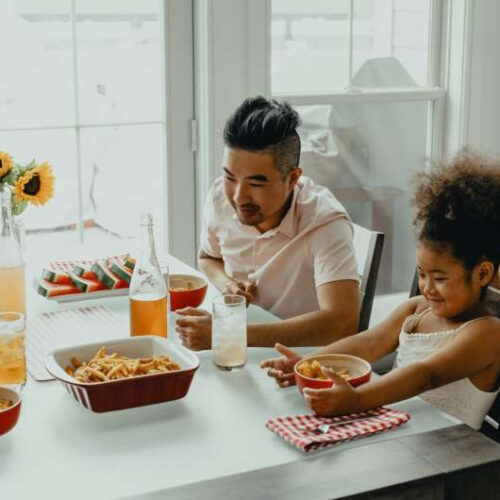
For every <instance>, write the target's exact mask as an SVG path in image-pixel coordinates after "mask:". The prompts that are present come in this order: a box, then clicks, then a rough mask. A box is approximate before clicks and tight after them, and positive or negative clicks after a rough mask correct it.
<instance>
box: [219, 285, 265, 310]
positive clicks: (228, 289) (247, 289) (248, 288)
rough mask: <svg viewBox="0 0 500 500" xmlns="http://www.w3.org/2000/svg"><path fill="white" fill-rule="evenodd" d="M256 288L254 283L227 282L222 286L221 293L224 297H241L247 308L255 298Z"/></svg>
mask: <svg viewBox="0 0 500 500" xmlns="http://www.w3.org/2000/svg"><path fill="white" fill-rule="evenodd" d="M256 289H257V286H256V284H255V282H254V281H235V280H232V279H230V280H228V281H227V282H226V283H225V285H224V290H223V291H222V293H223V294H224V295H241V296H242V297H245V300H246V302H247V307H248V306H249V305H250V303H251V302H252V301H253V299H254V298H255V291H256Z"/></svg>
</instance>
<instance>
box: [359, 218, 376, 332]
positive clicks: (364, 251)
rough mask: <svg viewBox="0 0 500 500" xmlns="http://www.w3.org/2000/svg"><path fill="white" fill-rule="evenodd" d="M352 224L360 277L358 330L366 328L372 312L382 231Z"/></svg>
mask: <svg viewBox="0 0 500 500" xmlns="http://www.w3.org/2000/svg"><path fill="white" fill-rule="evenodd" d="M353 226H354V236H353V244H354V253H355V254H356V260H357V261H358V272H359V275H360V277H361V283H360V287H359V292H360V302H361V307H360V311H359V327H358V331H359V332H362V331H363V330H366V329H367V328H368V324H369V323H370V316H371V313H372V307H373V299H374V297H375V288H376V286H377V276H378V271H379V267H380V261H381V258H382V249H383V247H384V233H380V232H378V231H371V230H370V229H366V228H364V227H362V226H359V225H358V224H353Z"/></svg>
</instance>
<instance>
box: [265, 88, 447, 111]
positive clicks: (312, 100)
mask: <svg viewBox="0 0 500 500" xmlns="http://www.w3.org/2000/svg"><path fill="white" fill-rule="evenodd" d="M443 94H444V89H442V88H440V87H433V88H402V89H395V88H389V89H386V88H383V89H370V90H357V91H349V90H347V91H343V92H332V93H329V94H304V95H300V94H297V95H292V94H276V95H274V96H273V97H275V98H277V99H286V100H287V101H288V102H289V103H290V104H291V105H292V106H310V105H316V104H340V103H342V104H349V103H360V102H407V101H428V100H430V101H433V100H436V99H439V98H441V96H442V95H443Z"/></svg>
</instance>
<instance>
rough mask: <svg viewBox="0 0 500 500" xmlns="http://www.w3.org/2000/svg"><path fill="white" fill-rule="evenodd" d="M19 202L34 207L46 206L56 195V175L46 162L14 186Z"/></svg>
mask: <svg viewBox="0 0 500 500" xmlns="http://www.w3.org/2000/svg"><path fill="white" fill-rule="evenodd" d="M14 193H15V195H16V200H17V201H28V202H30V203H33V204H34V205H44V204H45V203H46V202H47V201H49V200H50V198H52V195H53V193H54V175H53V174H52V169H51V167H50V165H49V164H48V163H47V162H45V163H42V164H41V165H38V166H37V167H35V168H32V169H30V170H27V171H26V172H25V173H24V174H23V175H21V176H20V177H19V178H18V179H17V181H16V184H15V186H14Z"/></svg>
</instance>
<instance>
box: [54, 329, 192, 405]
mask: <svg viewBox="0 0 500 500" xmlns="http://www.w3.org/2000/svg"><path fill="white" fill-rule="evenodd" d="M103 345H105V346H106V348H107V352H108V353H110V354H111V353H113V352H117V353H118V354H121V355H123V356H128V357H131V358H144V357H152V356H168V357H169V358H170V359H171V360H172V361H175V362H176V363H177V364H179V366H180V367H181V369H180V370H178V371H172V372H168V373H155V374H151V375H139V376H135V377H130V378H123V379H119V380H110V381H106V382H97V383H84V382H79V381H78V380H76V379H75V378H73V377H72V376H71V375H69V374H67V373H66V372H65V370H64V368H65V367H66V366H70V365H71V362H70V359H71V357H72V356H76V357H78V358H79V359H80V360H81V361H82V362H85V361H88V360H90V359H91V358H92V357H93V356H94V355H95V353H96V352H97V351H98V350H99V348H100V347H102V346H103ZM199 365H200V361H199V359H198V357H197V356H196V354H194V353H193V352H191V351H189V350H187V349H185V348H183V347H182V346H178V345H174V344H173V343H172V342H171V341H170V340H168V339H165V338H163V337H157V336H153V335H143V336H140V337H127V338H123V339H117V340H108V341H106V342H104V341H103V342H94V343H92V344H85V345H79V346H74V347H65V348H64V349H55V350H54V351H52V352H50V353H49V354H48V355H47V359H46V363H45V366H46V368H47V371H48V372H49V373H50V374H51V375H53V376H54V377H55V378H56V379H57V380H58V381H59V382H61V383H62V384H63V386H64V387H65V388H66V390H67V391H68V392H69V393H70V394H71V395H72V396H73V397H74V398H75V399H76V400H77V401H78V403H80V404H81V405H83V406H84V407H85V408H87V409H89V410H91V411H94V412H97V413H101V412H106V411H113V410H123V409H125V408H134V407H136V406H145V405H150V404H155V403H164V402H166V401H173V400H176V399H181V398H183V397H184V396H185V395H186V394H187V392H188V391H189V387H190V385H191V381H192V380H193V376H194V373H195V371H196V370H197V369H198V367H199Z"/></svg>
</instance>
